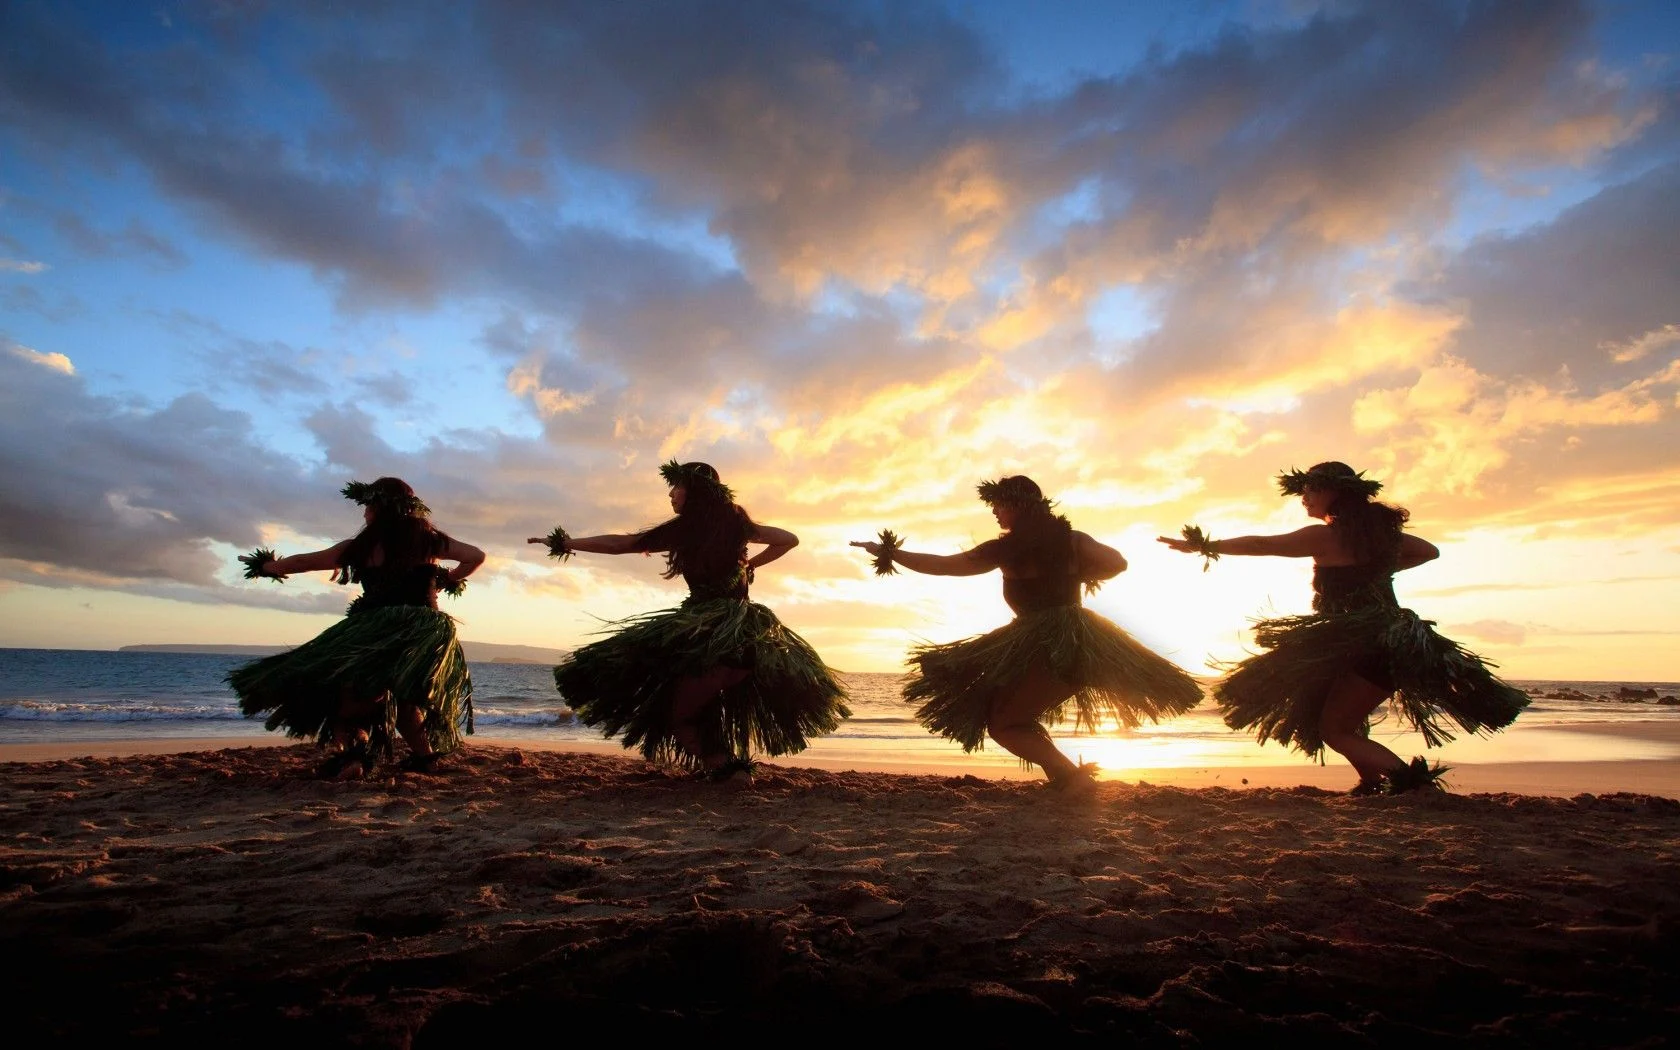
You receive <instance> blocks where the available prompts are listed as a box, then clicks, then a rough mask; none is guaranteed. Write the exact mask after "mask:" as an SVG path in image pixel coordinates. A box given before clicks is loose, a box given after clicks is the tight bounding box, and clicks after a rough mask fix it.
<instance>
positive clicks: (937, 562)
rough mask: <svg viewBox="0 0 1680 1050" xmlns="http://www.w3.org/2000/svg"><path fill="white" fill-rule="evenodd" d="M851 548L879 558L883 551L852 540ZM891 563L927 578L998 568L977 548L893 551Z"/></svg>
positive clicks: (872, 543)
mask: <svg viewBox="0 0 1680 1050" xmlns="http://www.w3.org/2000/svg"><path fill="white" fill-rule="evenodd" d="M852 546H854V547H862V548H863V549H864V550H865V551H867V552H868V553H869V554H870V555H871V556H872V557H873V556H879V555H880V553H881V551H882V550H883V549H884V548H883V547H882V546H881V544H879V543H877V542H875V541H874V540H853V541H852ZM892 562H893V564H894V565H902V566H904V567H905V568H906V569H909V570H910V571H911V572H919V573H922V574H924V575H927V576H979V575H980V574H981V573H987V572H991V571H992V570H993V569H995V568H997V567H998V565H997V562H996V560H994V559H992V558H990V557H987V556H986V555H983V554H980V553H979V550H978V548H976V549H975V550H966V551H963V552H962V553H961V554H920V553H918V552H916V551H906V550H897V551H893V554H892Z"/></svg>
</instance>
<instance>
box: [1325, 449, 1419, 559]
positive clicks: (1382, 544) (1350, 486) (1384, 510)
mask: <svg viewBox="0 0 1680 1050" xmlns="http://www.w3.org/2000/svg"><path fill="white" fill-rule="evenodd" d="M1307 476H1308V477H1309V478H1312V479H1313V480H1311V481H1310V482H1309V484H1313V485H1317V486H1320V487H1323V488H1326V489H1328V490H1329V491H1330V492H1331V493H1332V496H1331V498H1330V506H1329V508H1328V511H1329V516H1330V519H1329V520H1330V530H1331V532H1333V533H1335V535H1336V538H1337V539H1338V540H1339V541H1341V544H1342V548H1343V549H1344V550H1346V551H1347V552H1348V554H1349V555H1351V556H1352V558H1353V560H1354V561H1355V562H1357V563H1359V564H1361V565H1363V564H1366V563H1371V562H1374V563H1378V564H1389V563H1392V562H1393V561H1394V560H1395V558H1397V557H1398V556H1399V554H1400V534H1401V531H1402V530H1403V529H1404V528H1405V527H1406V522H1407V521H1408V520H1410V518H1411V516H1412V514H1411V512H1410V511H1408V510H1407V509H1406V508H1404V507H1396V506H1393V505H1392V504H1388V503H1380V502H1378V501H1377V500H1375V499H1373V498H1372V497H1371V495H1370V493H1369V489H1373V488H1376V487H1377V486H1376V485H1375V484H1369V485H1361V484H1358V483H1357V482H1358V480H1359V477H1360V476H1359V475H1356V474H1354V472H1353V468H1352V467H1349V466H1348V465H1347V464H1345V463H1339V462H1335V461H1330V462H1325V463H1316V464H1314V465H1313V466H1312V467H1311V468H1310V469H1309V470H1308V471H1307ZM1344 476H1345V478H1346V479H1347V480H1344Z"/></svg>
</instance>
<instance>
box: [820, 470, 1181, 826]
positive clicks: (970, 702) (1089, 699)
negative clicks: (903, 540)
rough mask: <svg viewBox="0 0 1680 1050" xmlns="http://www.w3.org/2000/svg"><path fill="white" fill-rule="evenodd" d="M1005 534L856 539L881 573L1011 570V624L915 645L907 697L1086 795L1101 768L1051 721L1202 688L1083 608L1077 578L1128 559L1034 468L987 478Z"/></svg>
mask: <svg viewBox="0 0 1680 1050" xmlns="http://www.w3.org/2000/svg"><path fill="white" fill-rule="evenodd" d="M979 490H980V498H981V499H982V500H984V501H985V502H987V503H988V504H990V505H991V508H992V514H993V515H994V516H995V517H996V518H997V523H998V525H999V526H1000V527H1001V528H1002V529H1003V535H1001V536H999V537H998V538H996V539H993V540H987V541H986V542H985V543H982V544H980V545H979V546H978V547H975V548H973V549H972V550H967V551H963V552H962V553H960V554H948V555H940V554H917V553H913V552H911V551H906V550H902V549H900V548H899V546H898V540H897V537H895V536H893V535H892V534H891V533H890V532H883V533H882V535H881V541H880V542H874V541H871V542H866V543H859V542H854V543H853V544H852V546H854V547H862V548H863V549H864V550H865V551H867V552H868V553H870V554H871V555H874V557H875V565H876V571H877V572H878V573H885V572H891V571H892V567H893V566H895V565H902V566H903V567H904V568H906V569H909V570H911V571H912V572H920V573H926V574H928V575H930V576H978V575H980V574H981V573H987V572H991V571H992V570H993V569H1001V570H1002V571H1003V598H1004V601H1006V602H1008V603H1009V607H1010V608H1011V609H1012V610H1014V612H1015V619H1014V620H1013V621H1012V622H1011V623H1009V624H1008V625H1007V626H1004V627H1000V628H998V629H997V630H995V631H992V632H990V633H989V634H983V635H980V636H978V637H975V638H969V639H966V640H964V641H960V642H952V643H950V644H947V645H922V646H917V647H916V648H915V649H914V650H912V651H911V654H910V660H909V662H910V663H911V664H912V665H913V669H912V671H911V676H910V681H909V682H908V683H906V685H905V687H904V698H905V699H906V700H907V701H910V702H911V703H916V704H920V705H921V706H920V707H919V708H918V709H917V711H916V717H917V718H918V719H920V720H921V723H922V724H923V725H924V726H927V728H928V729H929V730H931V731H933V732H936V733H939V734H941V735H943V736H946V737H949V738H950V739H952V740H955V741H957V742H958V743H960V744H961V745H962V746H963V750H964V751H973V750H975V749H976V748H979V747H982V746H984V743H985V738H986V735H987V734H988V733H989V734H990V735H991V737H992V739H993V740H995V741H997V742H998V743H999V744H1001V745H1002V746H1003V747H1004V748H1005V749H1006V750H1008V751H1009V752H1010V753H1011V754H1014V755H1017V756H1019V757H1020V758H1021V760H1022V761H1023V762H1027V763H1031V764H1036V765H1038V766H1041V767H1043V769H1044V772H1045V775H1046V776H1047V777H1049V780H1050V786H1051V787H1053V788H1055V789H1057V790H1060V791H1071V792H1074V793H1078V794H1083V793H1087V792H1090V791H1093V790H1095V788H1096V781H1095V779H1094V772H1095V771H1094V767H1092V766H1084V765H1075V764H1074V762H1073V761H1072V760H1071V759H1069V758H1068V757H1067V756H1066V755H1064V754H1062V753H1061V752H1060V751H1059V750H1057V748H1056V745H1055V744H1054V743H1053V742H1052V741H1051V739H1050V734H1049V732H1048V730H1046V728H1045V726H1046V725H1053V724H1056V723H1058V722H1060V721H1061V720H1062V719H1063V717H1064V716H1065V714H1066V711H1067V708H1068V706H1069V705H1072V707H1073V714H1074V718H1075V727H1076V728H1092V729H1094V728H1096V727H1097V726H1098V725H1099V724H1100V723H1101V722H1102V721H1103V720H1104V719H1106V718H1114V719H1115V720H1117V721H1118V722H1120V723H1121V724H1122V725H1125V726H1135V725H1137V724H1138V723H1139V722H1140V721H1141V720H1142V719H1144V718H1148V719H1149V720H1151V721H1158V720H1159V719H1160V718H1161V717H1162V716H1164V715H1176V714H1180V713H1182V712H1184V711H1188V710H1190V709H1191V708H1192V707H1195V706H1196V704H1197V703H1199V702H1200V701H1201V699H1202V690H1201V687H1200V686H1198V685H1197V684H1196V682H1195V680H1194V679H1193V678H1191V677H1190V676H1189V675H1188V674H1185V673H1184V672H1183V671H1181V670H1179V669H1178V667H1176V666H1174V665H1173V664H1172V662H1171V661H1169V660H1166V659H1165V658H1163V657H1161V656H1158V655H1156V654H1155V653H1153V652H1151V651H1150V650H1148V649H1146V648H1144V647H1143V645H1141V644H1140V643H1139V642H1138V641H1137V640H1136V639H1134V638H1133V637H1132V636H1131V635H1129V634H1127V633H1126V632H1125V631H1123V630H1121V629H1120V628H1119V627H1118V626H1116V625H1115V624H1113V623H1111V622H1109V621H1108V620H1106V619H1104V618H1103V617H1101V616H1098V615H1097V614H1096V613H1094V612H1091V611H1090V610H1089V609H1084V608H1081V607H1080V587H1081V584H1083V585H1084V586H1085V589H1087V590H1090V591H1094V590H1096V588H1097V586H1099V585H1100V583H1101V581H1103V580H1107V579H1111V578H1112V577H1114V576H1117V575H1119V574H1120V573H1122V572H1124V571H1125V570H1126V559H1125V558H1123V557H1121V555H1120V552H1119V551H1117V550H1115V549H1114V548H1113V547H1110V546H1107V545H1106V544H1102V543H1098V542H1097V541H1096V540H1094V539H1092V538H1091V537H1090V536H1088V535H1086V534H1085V533H1083V532H1078V531H1076V530H1075V529H1074V528H1073V526H1072V524H1071V523H1069V521H1068V519H1067V517H1066V516H1065V515H1059V514H1056V513H1055V512H1054V511H1053V510H1052V509H1051V506H1052V505H1051V502H1050V501H1049V500H1048V499H1045V498H1044V494H1043V492H1041V491H1040V490H1039V487H1038V485H1037V484H1036V483H1034V482H1033V481H1032V479H1031V478H1027V477H1022V476H1015V477H1007V478H1004V479H1002V480H1001V481H988V482H986V483H984V484H982V485H980V486H979Z"/></svg>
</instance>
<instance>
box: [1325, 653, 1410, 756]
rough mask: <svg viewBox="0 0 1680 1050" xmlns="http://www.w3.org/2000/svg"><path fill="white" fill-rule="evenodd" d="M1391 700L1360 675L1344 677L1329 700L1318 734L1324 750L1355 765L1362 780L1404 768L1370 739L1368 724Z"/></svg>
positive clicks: (1334, 688)
mask: <svg viewBox="0 0 1680 1050" xmlns="http://www.w3.org/2000/svg"><path fill="white" fill-rule="evenodd" d="M1387 699H1388V693H1387V692H1386V691H1385V690H1384V689H1383V688H1382V687H1381V686H1378V685H1373V684H1372V683H1371V682H1369V681H1367V680H1366V679H1364V678H1361V677H1360V676H1359V675H1356V674H1348V675H1343V676H1342V677H1341V678H1338V679H1336V682H1335V684H1334V685H1332V686H1331V687H1330V696H1329V699H1327V700H1325V702H1324V711H1323V712H1322V713H1321V714H1320V715H1319V719H1318V731H1319V735H1320V736H1321V737H1323V739H1324V746H1325V747H1328V748H1329V749H1330V750H1332V751H1334V752H1336V754H1338V755H1341V756H1342V757H1343V758H1345V759H1347V760H1348V761H1349V762H1351V763H1353V768H1354V769H1356V770H1358V771H1359V779H1360V780H1362V781H1364V780H1376V779H1377V778H1378V777H1381V776H1382V775H1383V774H1384V773H1392V772H1393V771H1394V770H1395V769H1396V768H1398V767H1401V766H1404V765H1405V763H1404V762H1402V761H1400V756H1399V755H1396V754H1395V753H1394V752H1392V751H1390V750H1389V749H1388V748H1386V747H1384V746H1382V745H1381V744H1379V743H1377V742H1376V741H1375V740H1372V739H1371V738H1370V737H1369V736H1367V735H1366V720H1367V719H1369V718H1370V717H1371V712H1372V711H1375V710H1376V709H1377V706H1378V705H1379V704H1381V703H1382V702H1383V701H1384V700H1387Z"/></svg>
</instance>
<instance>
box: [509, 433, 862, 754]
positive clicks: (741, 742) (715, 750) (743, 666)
mask: <svg viewBox="0 0 1680 1050" xmlns="http://www.w3.org/2000/svg"><path fill="white" fill-rule="evenodd" d="M660 473H661V474H662V475H663V476H664V478H665V483H666V484H667V485H669V486H670V488H671V493H670V495H671V509H672V510H673V511H675V512H676V517H674V518H672V519H670V520H669V521H667V522H665V523H663V524H661V525H656V526H654V527H653V528H650V529H646V530H643V531H642V532H637V533H630V534H623V535H603V536H581V537H571V536H567V535H566V532H565V530H564V529H555V530H554V531H553V532H552V533H550V534H549V535H548V536H533V537H532V538H531V540H530V542H532V543H543V544H547V545H548V551H549V554H550V555H552V556H554V557H557V558H562V559H564V558H567V557H569V556H571V555H572V554H573V553H576V552H583V553H586V554H637V553H641V554H653V553H660V554H664V555H665V572H664V577H665V579H668V580H669V579H673V578H675V577H678V576H681V577H682V579H683V582H684V583H686V584H688V597H687V598H686V599H685V600H684V601H683V603H682V605H680V606H678V607H677V608H675V609H666V610H662V611H659V612H653V613H647V614H645V615H642V616H636V617H631V618H630V619H627V620H624V621H621V622H619V623H617V624H614V625H613V633H612V634H611V635H610V636H609V637H606V638H603V639H602V640H600V641H598V642H592V643H590V644H588V645H585V646H583V647H582V648H580V649H578V650H577V651H575V652H574V653H572V655H571V656H569V657H567V658H566V660H565V662H564V663H562V664H560V666H558V667H556V668H555V669H554V683H555V686H556V687H557V688H558V689H559V690H560V694H561V695H562V696H563V697H565V699H566V703H567V704H569V705H571V708H572V710H573V711H575V712H576V713H577V716H578V720H579V721H581V722H582V723H583V724H585V725H590V726H599V727H600V728H601V730H602V732H603V733H604V735H606V736H612V735H614V734H620V733H621V734H623V738H624V746H625V747H634V746H637V745H640V747H641V751H642V754H643V755H644V756H645V757H647V759H648V760H649V761H675V762H678V763H681V764H683V765H685V766H688V767H690V768H698V769H699V770H700V771H702V772H703V773H704V774H706V775H707V776H709V777H710V778H712V779H714V780H727V779H730V778H731V777H733V776H735V775H736V774H738V773H745V774H747V775H749V776H750V775H751V772H752V762H751V761H750V756H751V755H752V753H753V751H754V750H755V749H756V750H759V751H762V752H764V753H765V754H769V755H785V754H792V753H794V752H798V751H803V750H804V749H805V745H806V738H807V737H808V736H817V735H821V734H823V733H831V732H833V731H834V730H835V728H836V727H837V726H838V725H839V723H840V719H842V718H845V717H847V716H848V715H849V714H851V712H850V711H849V710H847V708H846V704H845V699H846V691H845V689H844V688H842V687H841V685H840V683H839V682H838V681H837V680H836V679H835V677H834V672H833V671H832V670H830V669H829V668H828V667H827V666H825V665H824V664H823V662H822V659H821V658H820V657H819V656H818V655H817V654H816V651H815V650H813V649H812V648H811V646H810V645H809V644H808V643H806V641H805V640H804V639H803V638H801V637H799V635H797V634H795V633H794V632H792V631H790V630H788V629H787V628H786V627H784V626H783V625H782V623H781V621H779V620H777V619H776V614H775V613H773V612H771V611H770V610H769V609H767V608H765V607H764V606H762V605H759V604H758V603H757V602H753V601H749V600H748V598H747V587H748V585H749V584H750V583H751V582H752V579H753V573H754V570H756V569H758V568H759V567H761V566H764V565H768V564H769V563H770V562H773V561H775V560H776V559H777V558H780V557H781V556H782V555H784V554H786V553H787V552H788V551H790V550H792V549H793V548H794V547H795V546H796V545H798V543H799V538H798V537H796V536H795V535H794V534H793V533H791V532H788V531H786V530H785V529H777V528H772V527H771V526H769V525H764V524H760V523H758V522H755V521H753V520H752V518H751V517H749V516H748V514H747V512H746V510H745V509H743V508H742V507H740V506H739V505H738V504H736V502H735V496H734V493H732V492H731V491H730V490H729V488H728V487H727V486H725V485H724V484H723V483H722V481H720V480H719V479H718V472H717V471H716V470H715V469H713V468H712V467H711V466H709V465H708V464H705V463H680V464H679V463H678V462H677V461H676V460H672V461H670V462H669V463H666V464H665V465H664V466H663V467H661V468H660ZM749 543H755V544H763V546H764V549H763V550H761V551H759V552H758V553H757V554H755V555H753V556H752V557H750V558H749V557H748V556H747V544H749Z"/></svg>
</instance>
